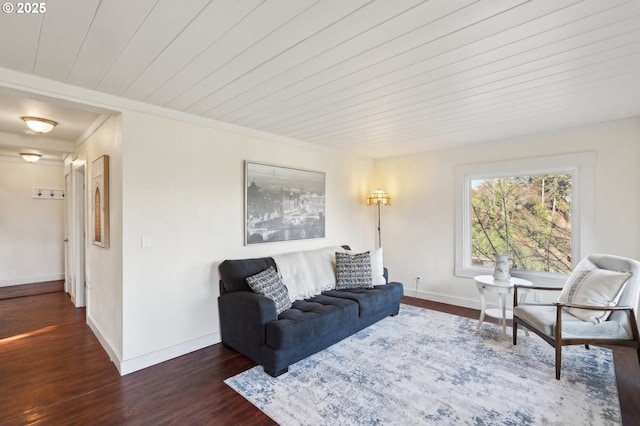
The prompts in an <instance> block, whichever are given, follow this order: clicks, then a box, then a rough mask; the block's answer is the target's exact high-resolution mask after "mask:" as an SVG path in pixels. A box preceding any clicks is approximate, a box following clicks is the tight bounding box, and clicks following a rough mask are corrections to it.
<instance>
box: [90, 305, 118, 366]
mask: <svg viewBox="0 0 640 426" xmlns="http://www.w3.org/2000/svg"><path fill="white" fill-rule="evenodd" d="M87 325H88V326H89V328H90V329H91V331H93V334H94V335H95V336H96V338H97V339H98V341H99V342H100V344H101V345H102V348H103V349H104V350H105V352H106V353H107V355H109V358H111V362H113V364H114V365H115V366H116V368H117V369H118V371H120V363H121V361H120V356H119V355H118V352H117V351H116V350H115V349H114V347H113V346H112V345H111V343H110V342H109V340H108V339H107V338H106V337H104V335H103V334H102V332H101V331H100V327H98V326H97V325H96V323H94V322H93V320H92V319H91V317H90V316H89V315H87ZM120 374H122V373H120Z"/></svg>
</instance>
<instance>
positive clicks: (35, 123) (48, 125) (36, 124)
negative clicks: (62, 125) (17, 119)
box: [21, 116, 58, 133]
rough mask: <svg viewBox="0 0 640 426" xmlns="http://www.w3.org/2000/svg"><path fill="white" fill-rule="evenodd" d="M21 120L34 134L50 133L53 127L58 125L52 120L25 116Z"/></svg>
mask: <svg viewBox="0 0 640 426" xmlns="http://www.w3.org/2000/svg"><path fill="white" fill-rule="evenodd" d="M21 118H22V120H23V121H24V122H25V124H26V125H27V127H29V129H31V130H33V131H34V132H36V133H49V132H50V131H52V130H53V128H54V127H56V126H57V125H58V123H57V122H55V121H53V120H48V119H46V118H40V117H30V116H25V117H21Z"/></svg>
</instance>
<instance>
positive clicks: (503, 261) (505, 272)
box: [493, 253, 511, 281]
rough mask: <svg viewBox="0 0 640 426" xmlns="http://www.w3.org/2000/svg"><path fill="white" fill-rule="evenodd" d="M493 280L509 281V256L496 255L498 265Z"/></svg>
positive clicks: (494, 270)
mask: <svg viewBox="0 0 640 426" xmlns="http://www.w3.org/2000/svg"><path fill="white" fill-rule="evenodd" d="M493 279H494V280H498V281H509V280H510V279H511V275H510V274H509V256H508V255H506V254H498V253H496V264H495V268H494V269H493Z"/></svg>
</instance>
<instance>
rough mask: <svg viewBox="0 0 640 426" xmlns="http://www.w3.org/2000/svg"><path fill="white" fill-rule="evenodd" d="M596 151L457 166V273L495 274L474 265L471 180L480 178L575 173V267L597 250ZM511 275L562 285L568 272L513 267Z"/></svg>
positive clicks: (573, 229)
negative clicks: (514, 268) (595, 242)
mask: <svg viewBox="0 0 640 426" xmlns="http://www.w3.org/2000/svg"><path fill="white" fill-rule="evenodd" d="M595 159H596V154H595V152H584V153H576V154H567V155H554V156H550V157H534V158H527V159H520V160H509V161H498V162H492V163H478V164H465V165H460V166H456V167H455V168H454V173H455V181H454V182H455V191H456V197H455V199H456V220H455V250H456V262H455V275H456V276H458V277H466V278H473V277H474V276H476V275H487V274H491V273H493V268H491V267H482V266H474V265H471V208H470V202H471V194H470V193H469V192H468V191H470V189H471V181H472V180H473V179H478V178H500V177H508V176H522V175H540V174H557V173H571V175H572V200H571V227H572V232H571V234H572V241H571V246H572V250H571V251H572V253H571V260H572V263H573V265H572V267H574V266H575V265H576V264H577V263H578V262H579V261H580V259H581V258H582V257H584V256H586V255H587V254H589V253H592V250H593V234H594V233H593V229H594V223H595V222H594V166H595ZM511 274H512V275H513V276H517V277H520V278H526V279H529V280H532V281H533V282H534V283H541V284H544V283H548V284H559V283H561V282H564V280H566V277H567V275H565V274H558V273H550V272H536V271H527V270H512V271H511Z"/></svg>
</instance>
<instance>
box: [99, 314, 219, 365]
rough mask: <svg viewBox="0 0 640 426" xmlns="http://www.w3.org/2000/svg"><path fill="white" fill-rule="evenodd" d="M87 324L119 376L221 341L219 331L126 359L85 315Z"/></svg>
mask: <svg viewBox="0 0 640 426" xmlns="http://www.w3.org/2000/svg"><path fill="white" fill-rule="evenodd" d="M87 324H88V325H89V327H90V328H91V330H92V331H93V333H94V334H95V335H96V338H97V339H98V341H99V342H100V344H101V345H102V347H103V348H104V350H105V351H106V352H107V354H108V355H109V358H111V361H112V362H113V363H114V365H115V366H116V368H117V369H118V371H119V372H120V375H121V376H124V375H127V374H130V373H133V372H134V371H138V370H142V369H144V368H147V367H151V366H152V365H156V364H160V363H161V362H165V361H168V360H170V359H173V358H177V357H179V356H182V355H186V354H188V353H191V352H194V351H197V350H200V349H203V348H206V347H207V346H211V345H214V344H216V343H220V342H221V341H222V339H221V337H220V333H211V334H207V335H206V336H202V337H199V338H197V339H193V340H189V341H188V342H183V343H179V344H177V345H173V346H169V347H168V348H164V349H160V350H158V351H155V352H150V353H148V354H144V355H140V356H137V357H135V358H131V359H128V360H124V361H123V360H122V359H120V356H119V355H118V353H117V351H116V350H115V349H114V348H113V346H112V345H111V344H110V343H109V341H108V339H106V338H105V337H104V335H103V334H102V333H101V332H100V329H99V327H97V326H96V324H95V323H94V322H93V321H92V320H91V318H89V317H88V316H87Z"/></svg>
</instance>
